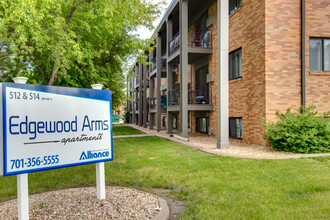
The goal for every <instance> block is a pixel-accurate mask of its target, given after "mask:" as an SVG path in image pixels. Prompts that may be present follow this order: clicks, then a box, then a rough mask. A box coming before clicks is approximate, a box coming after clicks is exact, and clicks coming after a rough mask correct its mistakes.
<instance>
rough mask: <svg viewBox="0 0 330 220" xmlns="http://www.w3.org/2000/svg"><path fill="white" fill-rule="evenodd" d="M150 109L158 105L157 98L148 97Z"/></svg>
mask: <svg viewBox="0 0 330 220" xmlns="http://www.w3.org/2000/svg"><path fill="white" fill-rule="evenodd" d="M148 99H149V107H150V109H155V108H156V107H157V98H148Z"/></svg>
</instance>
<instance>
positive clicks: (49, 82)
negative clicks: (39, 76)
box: [48, 57, 60, 86]
mask: <svg viewBox="0 0 330 220" xmlns="http://www.w3.org/2000/svg"><path fill="white" fill-rule="evenodd" d="M59 61H60V58H59V57H58V58H56V60H55V62H54V68H53V71H52V76H51V77H50V79H49V81H48V85H49V86H52V85H53V84H54V83H55V82H56V80H57V72H58V71H59V69H60V68H59V67H55V66H57V64H58V62H59Z"/></svg>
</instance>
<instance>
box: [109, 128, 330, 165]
mask: <svg viewBox="0 0 330 220" xmlns="http://www.w3.org/2000/svg"><path fill="white" fill-rule="evenodd" d="M124 125H125V126H130V127H133V128H135V129H138V130H140V131H142V132H144V134H140V135H122V136H115V137H114V138H128V137H146V136H156V137H161V138H164V139H167V140H170V141H173V142H177V143H180V144H183V145H186V146H190V147H194V148H196V149H198V150H200V151H202V152H205V153H209V154H214V155H220V156H228V157H236V158H244V159H263V160H274V159H277V160H278V159H292V158H306V157H307V158H308V157H326V156H330V153H325V154H295V153H288V152H279V151H271V150H272V148H270V147H266V146H259V145H249V144H240V143H235V142H231V143H230V149H217V146H216V139H215V138H214V137H192V138H189V139H187V141H186V140H184V139H182V138H180V139H179V138H176V137H170V135H168V134H166V133H165V131H160V132H157V131H156V130H150V129H148V128H143V127H139V126H137V125H132V124H124Z"/></svg>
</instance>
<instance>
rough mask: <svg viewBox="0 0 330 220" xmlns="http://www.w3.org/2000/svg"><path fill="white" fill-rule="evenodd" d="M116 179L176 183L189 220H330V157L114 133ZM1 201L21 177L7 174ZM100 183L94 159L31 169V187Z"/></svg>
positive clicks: (111, 175) (109, 178) (144, 184)
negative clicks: (208, 147)
mask: <svg viewBox="0 0 330 220" xmlns="http://www.w3.org/2000/svg"><path fill="white" fill-rule="evenodd" d="M114 142H115V144H114V161H113V162H108V163H106V182H107V184H110V185H117V186H128V187H135V188H139V189H142V190H146V191H151V189H152V188H166V189H171V190H172V191H171V193H170V195H169V196H172V197H173V198H176V199H179V200H182V201H184V202H185V203H186V206H187V208H186V210H185V211H184V212H183V213H182V215H181V218H182V219H330V194H329V190H330V175H329V174H330V162H329V159H330V157H327V158H320V159H310V158H302V159H290V160H248V159H236V158H230V157H221V156H216V155H209V154H206V153H202V152H199V151H197V150H195V149H193V148H189V147H186V146H183V145H180V144H177V143H174V142H170V141H167V140H164V139H161V138H158V137H140V138H123V139H114ZM0 183H1V184H0V195H1V196H0V201H3V200H6V199H9V198H14V197H15V195H16V177H15V176H14V177H1V178H0ZM90 184H95V165H86V166H80V167H71V168H66V169H59V170H52V171H45V172H40V173H31V174H29V189H30V192H31V193H34V192H37V191H47V190H53V189H58V188H66V187H71V186H80V185H90Z"/></svg>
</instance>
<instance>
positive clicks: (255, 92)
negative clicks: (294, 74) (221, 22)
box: [229, 0, 266, 144]
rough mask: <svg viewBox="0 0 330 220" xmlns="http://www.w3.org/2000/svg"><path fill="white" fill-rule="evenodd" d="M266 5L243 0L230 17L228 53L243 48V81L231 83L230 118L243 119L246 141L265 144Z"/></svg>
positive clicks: (252, 0) (258, 1)
mask: <svg viewBox="0 0 330 220" xmlns="http://www.w3.org/2000/svg"><path fill="white" fill-rule="evenodd" d="M264 8H265V4H264V1H260V0H243V1H242V6H241V7H240V8H239V9H237V10H236V11H235V12H234V13H232V14H231V15H230V16H229V52H232V51H234V50H236V49H239V48H242V78H239V79H235V80H230V81H229V117H242V118H243V140H242V141H243V142H245V143H254V144H265V141H264V140H263V139H262V137H261V135H262V133H263V127H262V126H261V125H259V121H260V118H261V117H262V116H265V68H266V67H265V14H264V13H265V10H264Z"/></svg>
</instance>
